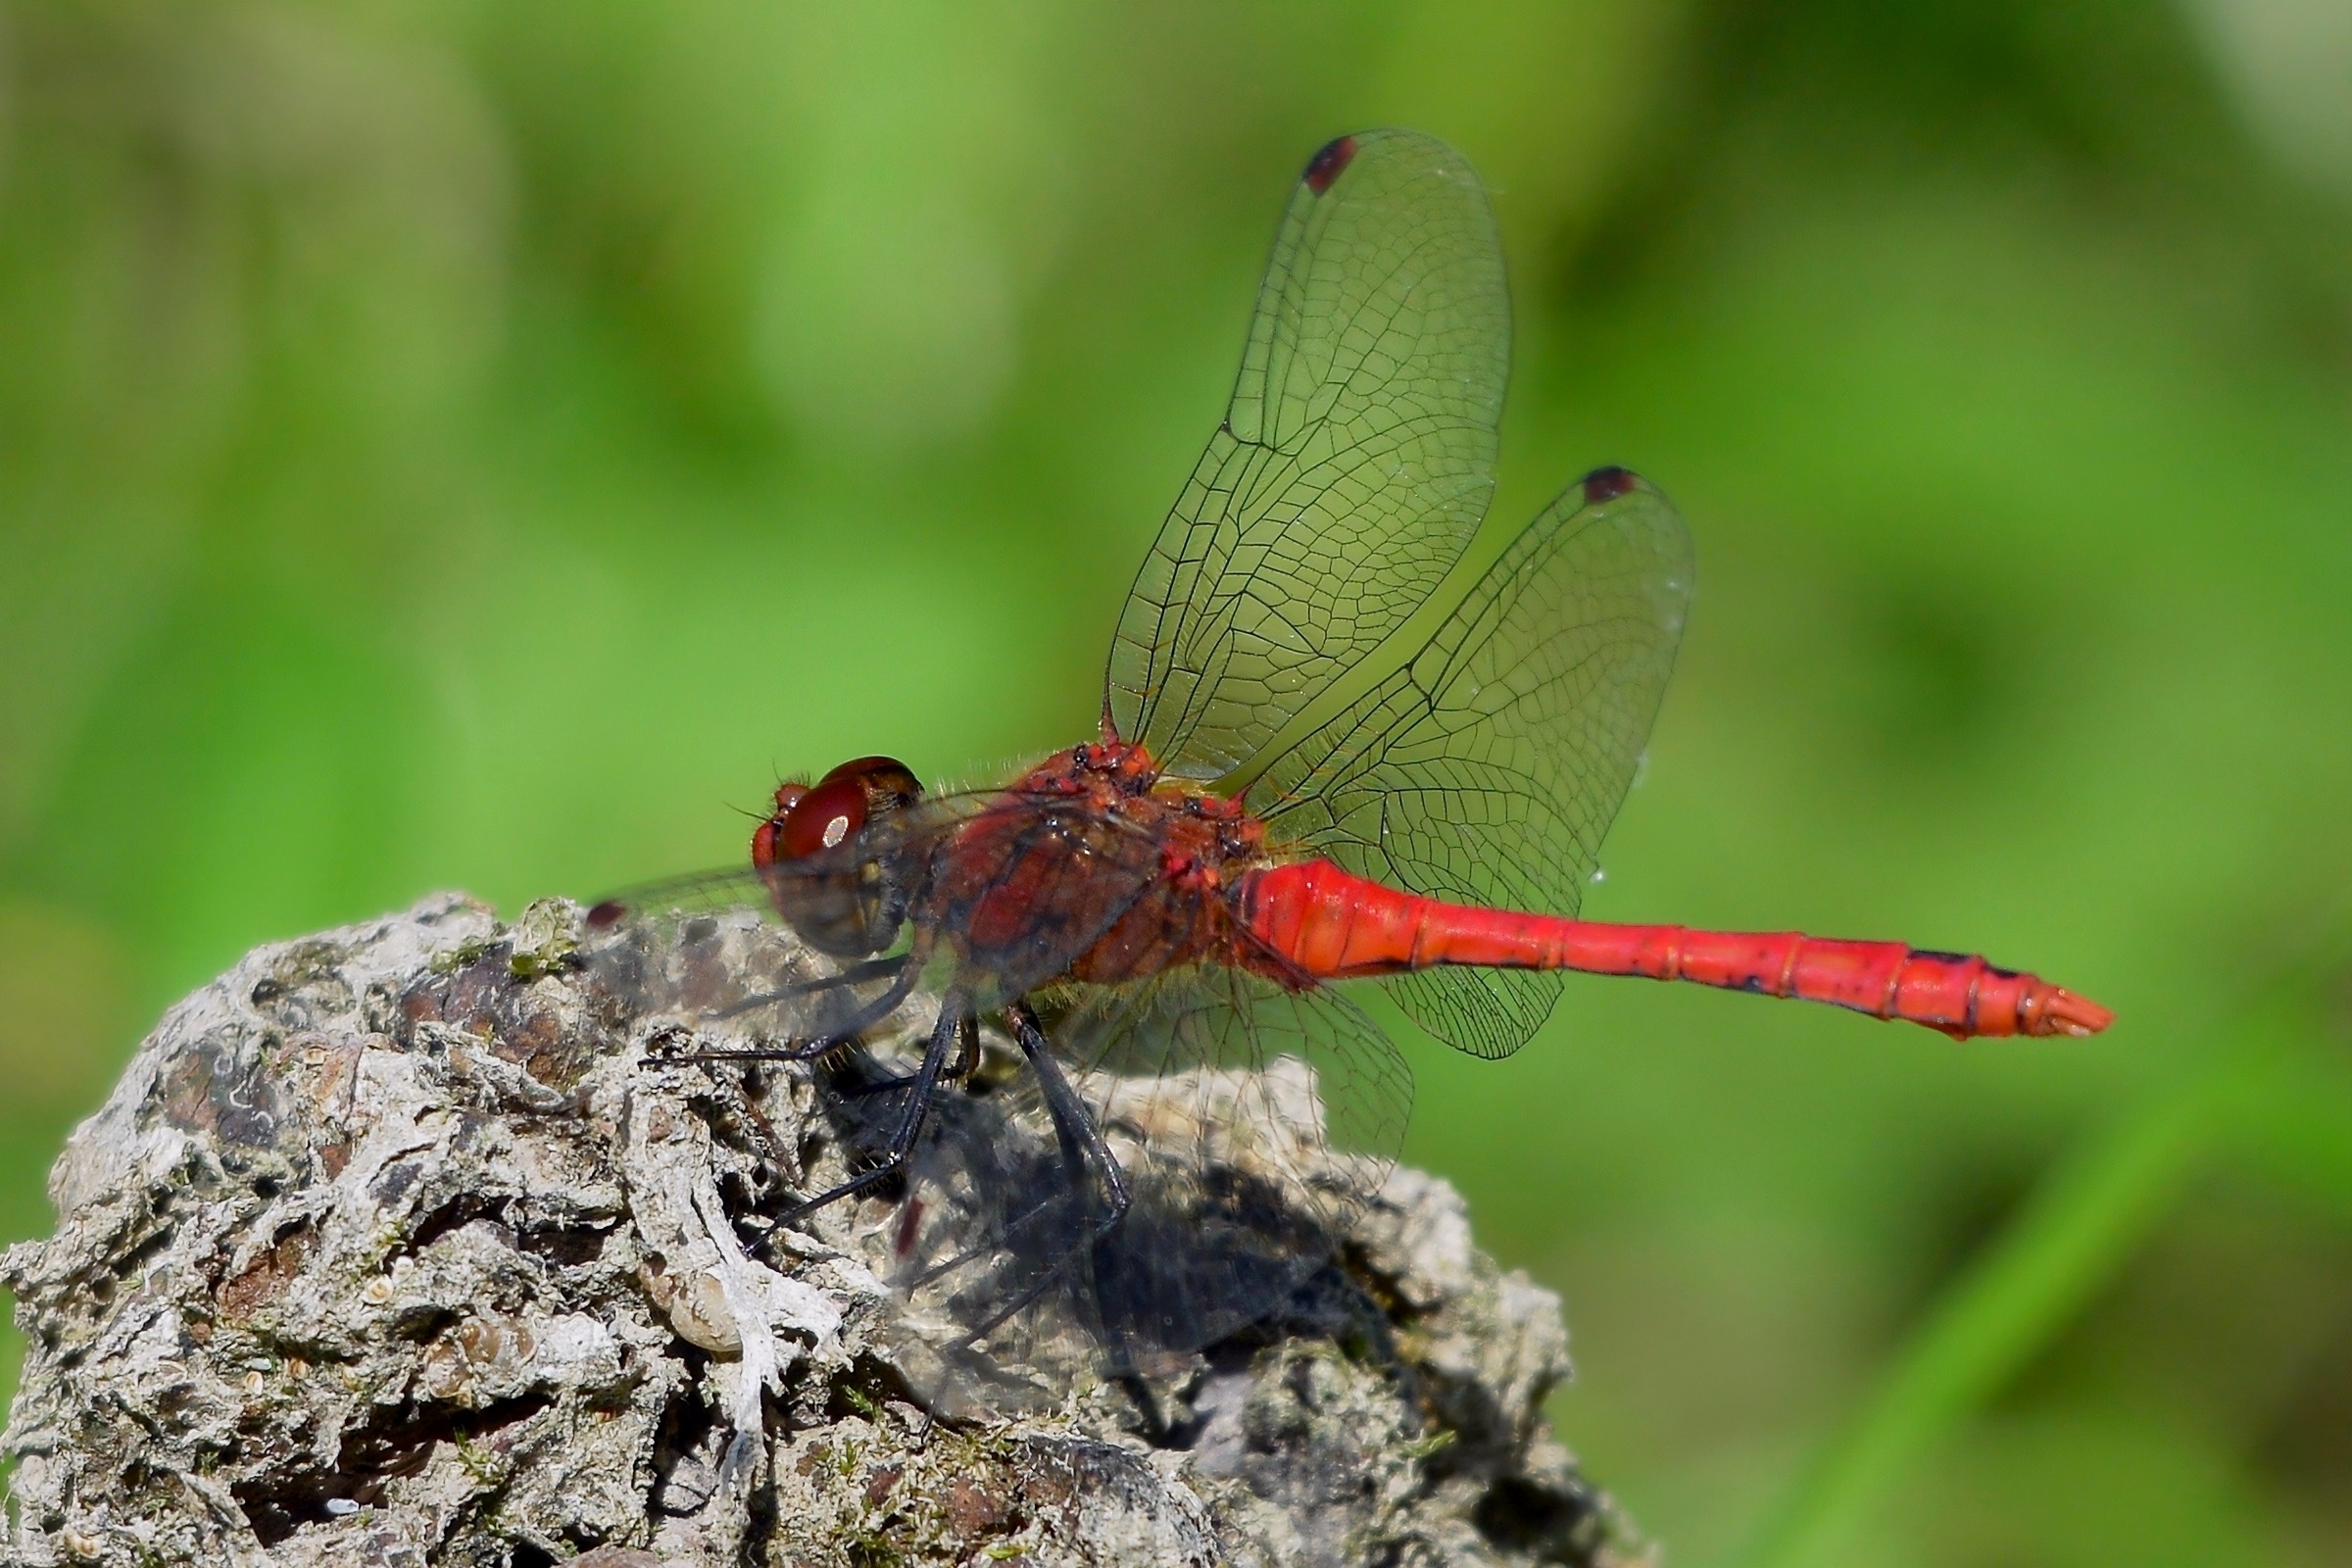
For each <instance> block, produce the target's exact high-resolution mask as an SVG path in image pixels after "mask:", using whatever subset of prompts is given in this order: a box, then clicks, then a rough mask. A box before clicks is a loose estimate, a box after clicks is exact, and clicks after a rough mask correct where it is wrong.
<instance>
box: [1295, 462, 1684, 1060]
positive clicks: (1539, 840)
mask: <svg viewBox="0 0 2352 1568" xmlns="http://www.w3.org/2000/svg"><path fill="white" fill-rule="evenodd" d="M1692 572H1693V567H1692V562H1691V538H1690V532H1689V530H1688V529H1687V528H1686V527H1685V526H1684V523H1683V519H1682V517H1681V515H1679V514H1678V513H1677V512H1676V511H1675V510H1674V507H1673V505H1672V504H1671V503H1669V502H1668V501H1667V499H1666V498H1665V496H1663V495H1662V494H1660V493H1659V491H1658V490H1657V489H1656V488H1655V487H1654V486H1652V485H1650V484H1649V483H1648V482H1647V481H1646V480H1642V479H1640V478H1638V477H1636V476H1635V475H1633V474H1630V473H1628V472H1626V471H1625V470H1624V469H1622V468H1603V469H1600V470H1598V471H1596V472H1595V473H1593V474H1591V475H1588V476H1587V477H1586V478H1585V479H1584V480H1583V481H1581V482H1580V483H1579V484H1578V485H1576V486H1575V487H1574V488H1572V489H1570V490H1569V491H1568V492H1567V493H1566V494H1564V495H1562V496H1561V497H1560V498H1559V499H1558V500H1557V501H1555V502H1553V503H1552V505H1551V506H1550V507H1548V508H1546V509H1545V510H1544V513H1543V514H1542V515H1539V516H1538V517H1537V518H1536V520H1535V521H1534V522H1532V523H1530V524H1529V525H1528V527H1527V529H1526V531H1525V532H1523V533H1522V534H1521V535H1520V536H1519V538H1518V540H1517V541H1516V542H1515V543H1513V544H1512V546H1511V547H1510V549H1509V550H1507V551H1506V552H1504V554H1503V556H1502V557H1501V559H1500V560H1498V561H1497V562H1495V565H1494V566H1493V568H1492V569H1490V570H1489V571H1488V572H1487V574H1486V576H1485V577H1484V578H1483V579H1482V580H1481V581H1480V582H1479V584H1478V586H1477V587H1476V588H1474V589H1473V590H1472V591H1471V592H1470V594H1469V595H1468V596H1467V597H1466V598H1465V599H1464V600H1463V601H1462V603H1461V605H1460V606H1459V607H1458V608H1457V609H1456V610H1455V611H1454V612H1453V613H1452V614H1451V615H1450V616H1449V617H1448V618H1447V619H1446V622H1445V624H1444V625H1443V626H1441V627H1440V628H1439V630H1438V631H1437V632H1436V634H1435V635H1433V636H1432V637H1431V638H1430V640H1429V642H1428V643H1427V644H1426V645H1425V646H1424V647H1423V648H1422V649H1421V650H1420V652H1419V653H1418V654H1417V655H1415V656H1414V657H1413V658H1412V659H1411V660H1410V661H1409V662H1406V663H1405V664H1404V665H1403V666H1402V667H1400V668H1399V669H1397V671H1396V672H1395V673H1394V674H1393V675H1391V676H1390V677H1389V678H1388V679H1387V680H1386V681H1384V682H1383V683H1382V684H1381V685H1380V686H1378V687H1376V688H1374V689H1373V690H1372V691H1371V692H1369V693H1368V694H1366V695H1365V696H1364V697H1363V698H1362V699H1361V700H1360V701H1358V702H1357V703H1355V704H1353V705H1352V706H1351V707H1349V708H1348V710H1347V711H1344V712H1342V713H1341V714H1339V715H1338V716H1337V717H1335V718H1333V719H1332V720H1331V721H1330V722H1329V723H1327V724H1324V725H1321V726H1319V727H1318V728H1317V729H1315V730H1314V731H1313V732H1311V733H1310V734H1308V735H1307V736H1306V737H1305V738H1304V739H1303V740H1302V741H1300V742H1299V744H1298V745H1296V746H1294V747H1292V748H1290V749H1288V750H1287V751H1286V752H1285V753H1284V754H1283V755H1282V756H1280V757H1278V758H1276V759H1275V760H1273V761H1272V762H1271V763H1270V764H1268V766H1267V768H1266V770H1265V772H1264V773H1263V774H1261V775H1260V777H1259V778H1258V780H1257V781H1256V782H1255V783H1254V784H1253V785H1252V786H1251V788H1250V797H1249V799H1250V809H1252V810H1253V811H1255V812H1257V814H1259V815H1260V816H1262V817H1264V818H1265V819H1266V821H1267V823H1268V826H1269V829H1270V831H1271V832H1272V834H1273V835H1274V836H1275V837H1276V838H1277V839H1278V841H1280V842H1281V843H1282V844H1283V845H1284V846H1285V847H1286V848H1291V849H1297V850H1299V851H1303V852H1305V853H1310V854H1315V855H1322V856H1326V857H1328V858H1331V859H1333V860H1335V861H1337V862H1339V863H1340V864H1341V865H1342V866H1344V867H1346V868H1347V869H1348V870H1349V871H1352V872H1354V873H1356V874H1357V875H1359V876H1366V877H1370V878H1373V879H1374V880H1377V881H1381V882H1386V883H1388V884H1390V885H1391V886H1395V887H1401V888H1405V889H1408V890H1409V891H1412V892H1415V893H1420V894H1424V895H1427V896H1429V897H1432V898H1440V899H1445V900H1447V901H1449V902H1453V903H1458V904H1477V905H1487V906H1493V907H1503V908H1511V909H1525V910H1533V911H1539V912H1544V913H1551V914H1574V913H1575V912H1576V910H1577V907H1578V903H1579V900H1580V897H1581V895H1582V894H1583V891H1584V887H1585V883H1586V881H1587V879H1588V878H1589V877H1590V876H1591V875H1592V874H1593V869H1594V867H1595V866H1596V865H1597V864H1598V863H1599V853H1600V842H1601V838H1602V836H1603V835H1604V834H1605V833H1606V832H1607V831H1608V826H1609V820H1610V818H1612V817H1613V816H1615V815H1616V813H1617V808H1618V806H1619V805H1620V804H1621V803H1622V802H1623V801H1624V799H1625V793H1626V791H1627V789H1629V788H1630V787H1631V786H1632V783H1633V779H1634V773H1635V770H1636V769H1637V767H1638V766H1639V765H1640V762H1641V759H1642V748H1643V746H1644V745H1646V744H1647V741H1648V736H1649V729H1650V724H1651V721H1652V720H1653V719H1654V718H1655V716H1656V714H1657V709H1658V701H1659V698H1660V697H1661V695H1662V694H1663V692H1664V690H1665V686H1666V677H1667V675H1668V674H1669V673H1670V672H1671V671H1672V669H1673V666H1674V655H1675V648H1676V645H1677V643H1678V642H1679V641H1680V640H1681V636H1682V629H1683V620H1684V617H1685V614H1686V612H1687V611H1688V608H1689V605H1690V598H1691V584H1692ZM1384 983H1385V984H1386V985H1387V986H1388V987H1389V988H1390V992H1391V994H1392V995H1393V996H1394V997H1395V998H1396V1000H1397V1004H1398V1005H1400V1006H1401V1007H1402V1008H1403V1009H1404V1011H1405V1012H1406V1014H1407V1015H1409V1016H1410V1017H1411V1018H1412V1019H1413V1021H1414V1022H1416V1023H1418V1024H1420V1025H1421V1026H1422V1027H1423V1028H1425V1029H1427V1030H1429V1031H1430V1033H1432V1034H1434V1035H1436V1036H1437V1037H1438V1038H1440V1039H1441V1040H1444V1041H1446V1042H1447V1043H1448V1044H1450V1045H1453V1046H1455V1047H1458V1048H1459V1049H1461V1050H1463V1051H1467V1052H1471V1053H1473V1054H1478V1055H1482V1056H1503V1055H1508V1054H1510V1053H1512V1052H1513V1051H1516V1050H1518V1049H1519V1047H1520V1046H1522V1045H1524V1044H1525V1043H1526V1041H1527V1039H1528V1037H1529V1036H1530V1035H1532V1034H1533V1033H1534V1032H1535V1030H1536V1029H1537V1027H1538V1026H1540V1025H1541V1024H1542V1023H1543V1021H1544V1017H1545V1016H1546V1015H1547V1014H1548V1013H1549V1012H1550V1010H1551V1005H1552V1003H1553V1001H1554V1000H1555V999H1556V998H1557V995H1558V988H1559V984H1560V977H1559V976H1558V975H1557V974H1541V973H1535V972H1531V971H1527V970H1499V969H1474V968H1438V969H1428V970H1422V971H1419V972H1417V973H1412V974H1405V975H1399V976H1397V977H1395V978H1394V979H1391V980H1389V981H1386V982H1384Z"/></svg>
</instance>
